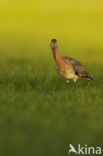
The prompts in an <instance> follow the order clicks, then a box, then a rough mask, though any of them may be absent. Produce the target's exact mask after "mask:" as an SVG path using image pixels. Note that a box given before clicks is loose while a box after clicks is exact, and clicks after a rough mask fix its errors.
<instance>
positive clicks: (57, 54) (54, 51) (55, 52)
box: [52, 48, 61, 62]
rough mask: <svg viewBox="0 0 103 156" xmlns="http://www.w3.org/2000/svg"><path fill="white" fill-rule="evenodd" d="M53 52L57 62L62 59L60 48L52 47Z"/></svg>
mask: <svg viewBox="0 0 103 156" xmlns="http://www.w3.org/2000/svg"><path fill="white" fill-rule="evenodd" d="M52 53H53V57H54V59H55V61H56V62H58V61H60V59H61V54H60V52H59V49H58V48H53V49H52Z"/></svg>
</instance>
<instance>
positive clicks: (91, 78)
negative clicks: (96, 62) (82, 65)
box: [85, 75, 93, 81]
mask: <svg viewBox="0 0 103 156" xmlns="http://www.w3.org/2000/svg"><path fill="white" fill-rule="evenodd" d="M85 79H87V80H89V81H92V80H93V77H91V76H90V75H88V76H86V77H85Z"/></svg>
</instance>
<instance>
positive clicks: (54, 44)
mask: <svg viewBox="0 0 103 156" xmlns="http://www.w3.org/2000/svg"><path fill="white" fill-rule="evenodd" d="M50 47H51V48H52V49H55V48H57V47H58V45H57V40H56V39H52V40H51V42H50Z"/></svg>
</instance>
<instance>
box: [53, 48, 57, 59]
mask: <svg viewBox="0 0 103 156" xmlns="http://www.w3.org/2000/svg"><path fill="white" fill-rule="evenodd" d="M53 56H54V59H55V60H56V54H55V48H53Z"/></svg>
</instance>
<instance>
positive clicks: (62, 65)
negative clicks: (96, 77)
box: [50, 39, 93, 84]
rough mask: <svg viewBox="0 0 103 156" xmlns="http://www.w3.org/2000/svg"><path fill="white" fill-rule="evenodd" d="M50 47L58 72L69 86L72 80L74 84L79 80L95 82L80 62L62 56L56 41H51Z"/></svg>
mask: <svg viewBox="0 0 103 156" xmlns="http://www.w3.org/2000/svg"><path fill="white" fill-rule="evenodd" d="M50 47H51V51H52V55H53V57H54V60H55V63H56V71H57V73H58V74H59V75H61V76H62V77H63V78H64V79H65V80H66V83H67V84H69V83H70V80H73V81H74V83H76V81H77V79H79V78H83V79H86V80H89V81H91V80H93V78H92V76H91V75H90V74H89V73H88V71H87V70H86V69H85V67H84V66H83V65H82V64H81V63H80V62H79V61H77V60H75V59H74V58H71V57H67V56H62V55H61V53H60V52H59V48H58V44H57V40H56V39H52V40H51V42H50Z"/></svg>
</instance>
